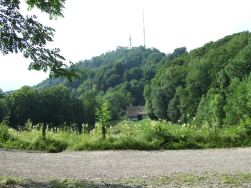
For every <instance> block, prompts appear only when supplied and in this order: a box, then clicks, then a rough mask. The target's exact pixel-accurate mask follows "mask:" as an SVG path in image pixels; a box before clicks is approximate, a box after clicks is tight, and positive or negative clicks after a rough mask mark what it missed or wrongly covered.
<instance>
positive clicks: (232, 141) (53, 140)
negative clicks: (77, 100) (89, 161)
mask: <svg viewBox="0 0 251 188" xmlns="http://www.w3.org/2000/svg"><path fill="white" fill-rule="evenodd" d="M250 130H251V129H250V127H248V126H244V125H239V126H232V127H225V128H221V129H218V130H217V132H216V133H215V132H214V130H213V128H211V127H209V126H207V125H204V126H202V127H195V126H191V125H185V124H183V125H178V124H172V123H170V122H164V121H152V120H149V119H146V120H142V121H137V122H130V123H129V122H126V121H124V120H122V121H116V122H113V124H112V125H111V127H110V128H107V136H106V139H103V137H102V134H101V129H100V127H99V126H97V127H96V128H95V129H94V130H92V131H91V132H90V133H83V134H79V133H78V132H76V131H75V130H73V129H68V130H65V129H59V130H58V132H54V131H53V130H47V131H46V140H45V139H44V138H43V137H42V131H41V130H40V129H39V127H36V126H35V127H32V126H31V125H29V127H28V128H27V129H26V131H18V130H14V129H11V128H9V127H8V126H7V125H6V124H4V123H2V124H1V125H0V147H2V148H8V149H13V148H15V149H26V150H43V151H48V152H61V151H64V150H122V149H132V150H159V149H202V148H203V149H204V148H226V147H246V146H251V135H250Z"/></svg>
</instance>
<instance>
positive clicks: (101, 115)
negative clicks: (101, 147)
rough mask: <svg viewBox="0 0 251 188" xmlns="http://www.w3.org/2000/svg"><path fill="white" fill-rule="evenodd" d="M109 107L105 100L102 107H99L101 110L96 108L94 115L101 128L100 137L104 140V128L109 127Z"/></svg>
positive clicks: (110, 117) (110, 116)
mask: <svg viewBox="0 0 251 188" xmlns="http://www.w3.org/2000/svg"><path fill="white" fill-rule="evenodd" d="M110 108H111V105H110V103H109V101H108V100H105V102H104V103H103V105H102V106H101V109H98V108H97V111H96V115H97V119H98V122H99V123H100V125H101V128H102V136H103V139H105V138H106V127H107V126H109V125H110V122H111V119H112V115H111V111H110Z"/></svg>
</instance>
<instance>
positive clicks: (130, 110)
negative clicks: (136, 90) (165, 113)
mask: <svg viewBox="0 0 251 188" xmlns="http://www.w3.org/2000/svg"><path fill="white" fill-rule="evenodd" d="M138 115H146V107H145V106H129V107H127V109H126V116H127V117H137V116H138Z"/></svg>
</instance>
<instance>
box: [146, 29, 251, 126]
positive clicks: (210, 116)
mask: <svg viewBox="0 0 251 188" xmlns="http://www.w3.org/2000/svg"><path fill="white" fill-rule="evenodd" d="M250 69H251V34H250V33H249V32H248V31H246V32H241V33H237V34H233V35H230V36H226V37H224V38H222V39H220V40H218V41H216V42H209V43H207V44H205V45H204V46H203V47H201V48H198V49H195V50H193V51H191V52H190V53H184V54H182V55H181V56H180V57H178V58H177V59H175V60H172V61H167V62H166V63H165V64H164V65H163V67H162V68H161V69H159V71H158V73H157V74H156V77H155V78H154V79H153V80H152V82H151V84H150V85H148V86H147V87H146V88H145V90H144V96H145V99H146V102H147V109H148V115H149V116H150V117H151V118H152V119H164V120H167V121H172V122H174V123H178V122H179V123H186V124H187V123H189V124H194V125H197V126H201V125H204V124H209V125H212V124H213V123H217V124H218V126H223V125H238V124H241V123H247V124H248V123H250V115H251V98H250V95H251V90H250V89H251V76H250Z"/></svg>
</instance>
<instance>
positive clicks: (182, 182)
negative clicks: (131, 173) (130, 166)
mask: <svg viewBox="0 0 251 188" xmlns="http://www.w3.org/2000/svg"><path fill="white" fill-rule="evenodd" d="M4 180H7V181H6V184H4V185H1V184H0V187H17V186H21V187H58V188H61V187H62V188H64V187H65V188H66V187H103V188H105V187H110V188H111V187H122V188H126V187H127V188H128V187H156V188H157V187H249V186H251V183H250V182H251V174H243V173H237V174H218V173H212V172H211V173H209V172H204V173H201V174H194V173H191V174H169V175H166V176H164V175H162V176H148V177H146V176H145V177H127V178H112V179H92V180H90V179H65V178H54V179H42V178H35V179H16V178H10V177H8V178H1V177H0V182H2V181H4Z"/></svg>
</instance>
